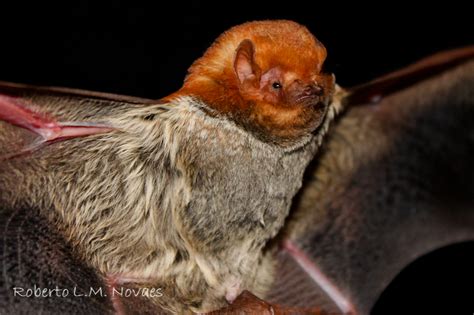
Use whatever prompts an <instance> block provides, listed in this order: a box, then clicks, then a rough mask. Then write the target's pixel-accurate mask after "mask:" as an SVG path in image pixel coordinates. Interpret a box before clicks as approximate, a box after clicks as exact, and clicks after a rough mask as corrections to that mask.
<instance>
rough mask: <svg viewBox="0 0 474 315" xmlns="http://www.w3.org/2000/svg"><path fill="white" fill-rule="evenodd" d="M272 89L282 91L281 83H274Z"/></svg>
mask: <svg viewBox="0 0 474 315" xmlns="http://www.w3.org/2000/svg"><path fill="white" fill-rule="evenodd" d="M272 88H274V89H275V90H279V89H281V83H280V82H273V83H272Z"/></svg>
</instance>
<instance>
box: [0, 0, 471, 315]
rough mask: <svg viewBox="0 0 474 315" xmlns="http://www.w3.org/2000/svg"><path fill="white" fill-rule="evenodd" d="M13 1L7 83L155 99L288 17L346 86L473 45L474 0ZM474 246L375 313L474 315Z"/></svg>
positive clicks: (0, 68)
mask: <svg viewBox="0 0 474 315" xmlns="http://www.w3.org/2000/svg"><path fill="white" fill-rule="evenodd" d="M4 2H5V1H3V2H2V4H0V80H3V81H13V82H19V83H29V84H36V85H55V86H66V87H74V88H80V89H89V90H97V91H102V92H112V93H118V94H127V95H134V96H141V97H147V98H160V97H163V96H165V95H167V94H169V93H171V92H173V91H175V90H177V89H178V88H179V87H180V85H181V83H182V80H183V78H184V76H185V74H186V69H187V68H188V67H189V65H190V64H191V63H192V62H193V61H194V60H195V59H196V58H198V57H199V56H201V54H202V53H203V52H204V51H205V49H206V48H207V47H208V46H209V45H210V44H211V43H212V41H213V40H214V39H215V38H216V37H217V36H218V35H219V34H220V33H221V32H222V31H224V30H226V29H228V28H229V27H231V26H233V25H236V24H239V23H242V22H245V21H250V20H257V19H276V18H284V19H292V20H295V21H297V22H299V23H302V24H304V25H306V26H307V27H308V28H309V29H310V30H311V31H312V32H313V33H314V34H315V35H316V37H317V38H318V39H319V40H320V41H322V42H323V43H324V44H325V46H326V47H327V49H328V60H327V69H329V70H331V71H333V72H335V73H336V77H337V81H338V82H339V84H340V85H342V86H351V85H355V84H358V83H362V82H365V81H367V80H370V79H372V78H375V77H377V76H379V75H381V74H384V73H387V72H390V71H392V70H395V69H397V68H400V67H402V66H404V65H407V64H408V63H411V62H413V61H416V60H417V59H419V58H422V57H423V56H426V55H429V54H431V53H434V52H437V51H440V50H444V49H449V48H455V47H460V46H465V45H469V44H474V19H473V18H472V11H471V10H472V9H471V8H470V7H469V5H468V3H467V1H465V2H464V3H465V4H463V2H461V1H459V2H456V1H448V2H440V3H439V4H436V2H434V1H433V2H431V4H429V5H426V6H424V7H418V8H415V7H413V4H414V3H413V2H414V1H412V2H411V3H402V2H398V1H397V2H393V3H386V2H385V1H380V2H378V3H377V4H368V3H365V4H364V3H360V2H358V1H357V2H353V3H352V4H344V3H343V2H342V1H338V2H333V3H328V2H323V1H297V0H293V1H287V2H283V1H280V2H278V1H266V2H262V1H257V0H254V1H238V0H234V1H208V2H204V1H188V2H181V1H176V0H174V1H173V0H171V1H170V0H168V1H166V7H165V6H164V4H163V1H161V2H160V1H153V2H152V1H149V2H146V3H139V2H137V1H135V2H129V3H125V2H122V1H113V2H103V1H81V2H69V1H63V2H62V3H61V4H51V3H47V2H43V1H37V2H36V3H29V2H20V1H16V2H14V3H8V4H7V3H4ZM473 247H474V245H473V244H470V245H469V244H468V245H462V246H457V247H453V248H451V249H447V250H444V251H440V252H436V253H434V254H432V255H430V256H427V257H425V258H424V259H423V260H421V261H419V262H417V263H416V264H414V265H413V266H411V267H410V268H409V269H407V270H405V271H404V272H403V273H402V274H401V276H400V278H398V279H397V280H395V281H394V283H393V284H392V286H391V287H390V288H389V289H388V290H387V291H386V292H385V294H384V295H383V297H382V298H381V300H380V303H379V304H378V305H377V306H376V311H375V312H374V313H375V314H411V313H426V312H425V311H428V310H429V311H430V313H433V312H434V313H439V312H437V310H438V311H439V310H441V309H449V308H451V310H462V311H461V312H459V314H462V313H464V311H466V312H465V314H472V312H473V311H474V309H473V304H474V301H473V300H474V295H473V294H474V293H473V292H474V276H473V271H472V266H474V258H473V257H474V255H473V254H472V253H473V252H474V248H473ZM410 310H412V311H410ZM415 310H416V311H415ZM449 313H451V312H449ZM456 313H457V312H454V313H452V314H456ZM446 314H447V313H446Z"/></svg>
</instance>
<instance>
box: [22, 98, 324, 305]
mask: <svg viewBox="0 0 474 315" xmlns="http://www.w3.org/2000/svg"><path fill="white" fill-rule="evenodd" d="M178 108H179V107H178ZM147 110H148V111H152V110H153V109H147ZM174 110H175V111H178V110H177V109H174ZM156 111H157V113H154V112H153V114H156V115H157V116H158V117H159V118H160V120H158V121H146V122H145V121H143V120H139V119H138V118H137V119H136V120H133V119H129V120H127V121H125V123H124V121H121V120H120V119H121V118H117V119H116V120H115V121H114V119H111V121H110V122H111V123H113V124H120V125H121V127H122V130H121V131H120V132H114V133H111V134H107V135H103V136H96V137H89V138H83V139H76V140H72V141H68V142H63V143H58V144H55V145H53V146H50V147H49V148H47V149H45V150H43V152H41V153H38V158H37V160H35V162H31V164H30V162H25V165H27V166H28V167H31V172H30V173H29V174H30V176H29V177H28V175H27V176H25V178H23V182H22V183H21V184H20V185H24V186H25V188H24V190H25V191H28V193H25V195H29V196H30V199H31V200H30V202H33V203H35V204H42V205H44V207H43V208H44V209H43V210H44V211H45V213H46V214H47V215H48V216H50V217H51V218H52V219H53V220H54V221H55V222H58V224H59V225H60V226H61V228H62V229H63V230H64V231H65V233H66V236H67V237H68V238H69V240H70V241H71V242H72V243H73V245H75V247H76V248H77V250H78V252H79V253H80V254H81V255H83V257H84V258H85V259H86V260H87V261H88V262H89V263H90V264H91V265H93V266H94V267H95V268H97V269H99V270H100V271H101V272H103V273H104V274H115V275H117V274H119V275H120V274H123V275H125V276H131V277H134V278H140V279H144V281H145V282H155V283H158V284H159V285H161V286H164V287H165V290H166V286H170V287H173V288H172V289H173V292H174V293H173V294H175V295H178V296H179V295H181V296H182V297H183V298H186V299H188V300H189V303H190V305H192V303H194V304H196V305H200V306H196V309H202V308H206V306H205V305H208V307H209V306H210V305H213V303H214V304H215V302H216V299H221V300H222V299H223V298H224V296H225V295H227V294H232V292H229V288H232V287H237V288H238V289H239V288H240V289H253V291H255V292H257V293H258V291H259V289H260V290H261V288H259V285H260V284H258V283H256V279H255V278H256V274H257V272H258V270H257V269H258V266H259V265H260V264H261V260H262V248H263V246H264V245H265V243H266V242H267V241H268V240H269V239H270V238H271V237H273V236H275V235H276V233H277V232H278V230H279V229H280V228H281V226H282V225H283V222H284V220H285V217H286V216H287V214H288V211H289V207H290V203H291V200H292V198H293V196H294V195H295V194H296V192H297V190H298V189H299V187H300V186H301V181H302V176H303V172H304V169H305V167H306V165H307V164H308V162H309V160H310V159H311V157H312V156H313V153H314V151H315V147H316V144H315V143H313V142H312V141H310V142H308V143H307V144H306V145H304V146H302V147H301V148H299V149H297V150H292V151H290V152H285V150H283V149H281V148H277V147H275V146H271V145H268V144H265V143H262V142H260V141H259V140H256V139H255V138H253V137H251V136H249V135H248V134H247V133H246V132H245V131H243V130H240V129H238V128H237V127H236V126H234V125H231V124H229V123H228V122H226V121H222V120H217V119H210V118H207V117H206V116H205V115H204V114H203V113H200V112H196V111H195V110H189V108H185V109H182V110H181V111H178V112H176V113H174V112H166V113H165V114H163V113H162V112H159V111H158V110H156ZM143 114H149V112H146V111H144V110H140V112H138V111H137V113H134V116H136V117H141V116H142V115H143ZM159 115H161V116H159ZM37 168H47V169H48V172H47V174H48V175H47V176H44V177H43V176H40V177H39V176H38V175H35V174H37V173H41V172H35V169H37ZM23 173H24V174H27V173H28V172H23ZM28 178H30V179H31V178H34V181H35V183H32V182H31V180H29V179H28ZM38 184H40V185H41V187H39V186H37V185H38ZM34 186H36V188H35V187H34ZM45 187H47V189H44V188H45ZM41 192H42V193H41ZM51 208H53V209H51ZM203 296H211V298H203ZM193 297H195V298H196V300H195V301H194V300H193ZM206 299H208V301H206ZM196 301H198V302H197V303H195V302H196Z"/></svg>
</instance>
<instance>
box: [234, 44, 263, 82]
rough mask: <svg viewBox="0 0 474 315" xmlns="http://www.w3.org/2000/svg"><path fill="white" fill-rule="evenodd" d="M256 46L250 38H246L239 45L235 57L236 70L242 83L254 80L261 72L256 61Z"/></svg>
mask: <svg viewBox="0 0 474 315" xmlns="http://www.w3.org/2000/svg"><path fill="white" fill-rule="evenodd" d="M254 54H255V48H254V45H253V43H252V41H251V40H250V39H244V40H243V41H242V42H241V43H240V44H239V47H237V50H236V53H235V59H234V70H235V73H236V75H237V78H238V79H239V82H240V84H243V83H244V82H245V81H248V80H254V79H255V78H256V77H257V74H258V72H259V69H258V66H257V65H256V64H255V61H254Z"/></svg>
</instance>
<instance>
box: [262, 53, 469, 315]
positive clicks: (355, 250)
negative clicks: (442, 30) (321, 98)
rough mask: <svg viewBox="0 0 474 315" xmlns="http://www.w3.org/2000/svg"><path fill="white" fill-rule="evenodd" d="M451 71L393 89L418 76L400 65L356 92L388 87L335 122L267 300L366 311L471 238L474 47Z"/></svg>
mask: <svg viewBox="0 0 474 315" xmlns="http://www.w3.org/2000/svg"><path fill="white" fill-rule="evenodd" d="M468 53H472V49H470V50H469V51H468ZM445 56H450V55H449V54H447V55H445ZM451 56H452V55H451ZM431 60H436V59H431ZM439 61H440V60H438V61H437V62H439ZM411 69H412V70H413V68H411ZM421 69H422V67H421V68H419V69H417V71H415V72H410V71H408V72H406V73H405V74H413V73H415V74H417V75H418V74H419V73H421V72H422V71H421ZM444 70H445V71H442V72H438V73H437V74H436V75H434V76H430V77H429V78H428V79H424V80H420V78H418V79H417V81H419V82H417V83H416V84H414V85H411V86H408V87H404V88H402V89H400V90H396V89H395V90H394V89H391V88H388V87H389V86H397V85H398V83H397V82H396V81H393V78H397V76H398V80H402V81H403V80H404V81H403V82H401V83H400V84H402V83H406V82H407V81H408V80H410V77H409V75H408V78H407V77H406V75H404V74H403V73H404V72H403V71H401V72H398V74H397V75H395V76H392V77H388V78H389V79H390V80H389V81H386V80H385V79H383V80H379V81H374V86H370V85H367V86H364V87H363V89H362V88H361V90H359V91H360V92H361V94H360V95H354V98H353V100H354V102H355V100H361V99H363V98H364V97H365V99H366V100H371V99H372V97H370V96H371V95H388V94H390V95H388V96H386V97H383V98H381V99H380V98H379V97H377V101H378V103H377V104H376V105H373V104H368V103H367V102H366V105H364V104H360V102H358V103H359V104H360V106H356V107H350V106H349V109H348V111H347V112H346V113H345V114H344V115H343V116H342V117H341V118H340V119H339V121H338V122H337V123H336V125H334V127H333V129H332V132H331V133H330V134H329V136H328V139H327V141H326V146H325V147H324V149H323V151H322V153H321V154H320V156H319V157H318V158H317V159H316V160H315V161H314V164H313V166H312V168H310V170H309V172H308V174H307V178H306V184H305V186H304V189H303V191H302V192H301V194H300V195H299V196H298V198H297V200H296V202H295V205H294V209H293V213H292V216H291V218H290V220H289V222H288V225H287V226H286V230H285V231H284V235H283V237H284V239H285V241H284V242H283V246H282V249H281V250H280V253H279V263H280V267H279V268H278V270H279V272H278V276H277V282H276V283H275V285H274V288H273V291H272V292H271V293H270V295H269V298H268V300H269V301H273V302H275V303H280V304H286V305H292V306H304V307H311V306H323V307H325V308H326V309H327V310H330V311H334V312H336V313H339V314H341V313H345V314H368V313H369V312H370V311H371V309H372V307H373V305H374V303H375V302H376V300H377V299H378V297H379V296H380V294H381V293H382V291H383V290H384V289H385V288H386V287H387V285H388V284H389V283H390V282H391V281H392V280H393V279H394V277H395V276H396V275H397V274H398V273H399V272H400V271H401V270H402V269H403V268H405V267H406V266H407V265H408V264H410V263H411V262H413V261H414V260H415V259H417V258H419V257H420V256H422V255H425V254H427V253H429V252H431V251H433V250H435V249H438V248H441V247H444V246H447V245H450V244H454V243H459V242H463V241H473V240H474V163H473V161H474V59H473V58H472V54H471V57H470V58H464V60H462V62H458V63H456V64H455V65H453V66H452V67H448V69H444ZM420 71H421V72H420ZM400 74H401V75H400ZM384 80H385V81H384ZM381 82H385V83H387V82H388V83H389V84H382V85H378V84H381ZM377 87H382V91H381V93H379V92H377V91H378V90H377V89H376V88H377ZM366 92H367V93H366ZM368 92H370V93H368ZM387 92H390V93H387ZM364 93H365V94H364ZM355 94H357V90H356V91H355ZM364 95H365V96H364ZM355 96H358V97H355ZM359 96H360V97H359ZM367 96H369V97H367ZM361 97H362V98H361ZM441 289H444V290H449V288H440V290H441ZM471 292H472V290H471ZM452 307H453V308H455V305H452ZM407 312H409V310H407Z"/></svg>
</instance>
